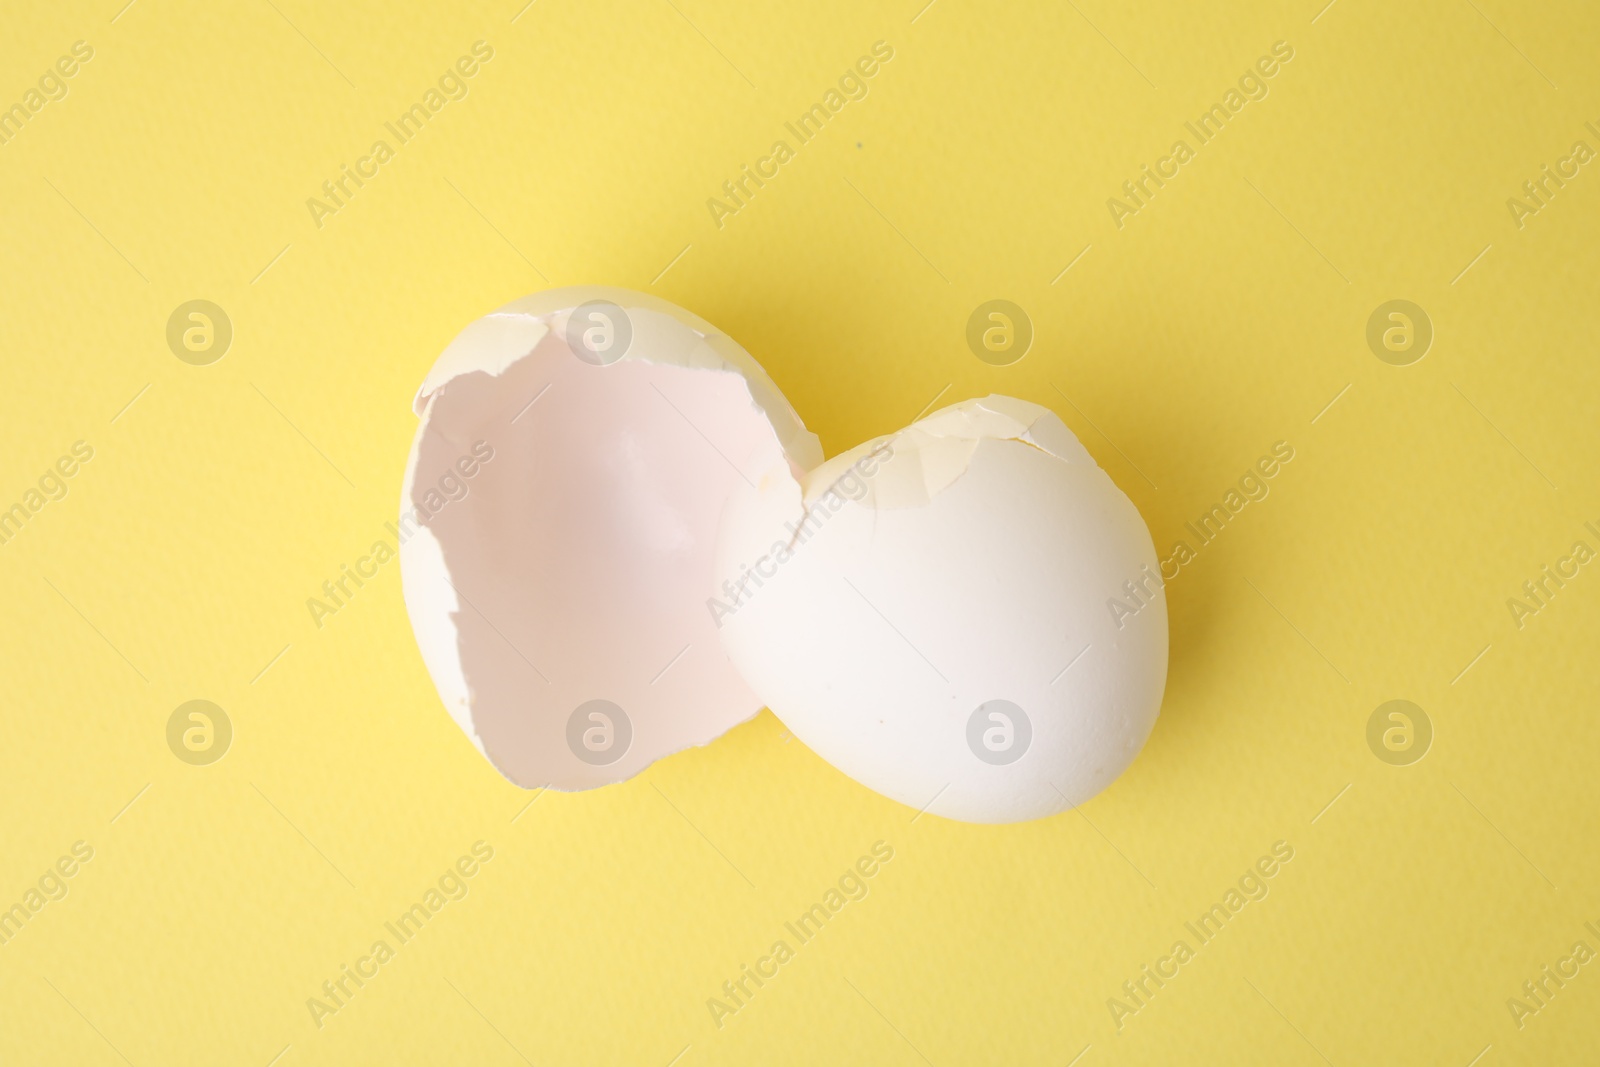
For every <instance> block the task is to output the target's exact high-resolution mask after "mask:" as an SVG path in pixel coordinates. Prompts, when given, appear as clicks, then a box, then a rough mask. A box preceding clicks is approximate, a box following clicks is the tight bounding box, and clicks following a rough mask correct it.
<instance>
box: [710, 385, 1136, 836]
mask: <svg viewBox="0 0 1600 1067" xmlns="http://www.w3.org/2000/svg"><path fill="white" fill-rule="evenodd" d="M1156 568H1157V561H1156V555H1155V548H1154V545H1153V543H1152V542H1151V539H1150V534H1149V531H1148V529H1147V528H1146V527H1145V524H1144V521H1143V520H1142V519H1141V518H1140V516H1139V513H1138V511H1137V510H1136V509H1135V508H1134V506H1133V504H1132V502H1131V501H1130V500H1129V499H1128V498H1127V496H1125V495H1124V494H1123V493H1122V491H1121V490H1120V489H1118V488H1117V487H1116V485H1115V484H1113V483H1112V481H1111V479H1110V478H1109V477H1108V476H1107V475H1106V473H1105V472H1104V471H1103V470H1101V469H1100V468H1099V466H1098V465H1096V464H1095V462H1094V460H1093V459H1092V458H1091V457H1090V456H1089V454H1088V452H1087V451H1086V450H1085V449H1084V448H1083V446H1082V445H1081V444H1080V443H1079V442H1078V440H1077V438H1076V437H1074V436H1073V434H1072V432H1071V430H1069V429H1068V428H1067V427H1066V425H1065V424H1063V423H1062V422H1061V420H1060V419H1059V418H1057V417H1056V416H1055V415H1054V414H1053V413H1052V412H1050V411H1049V410H1048V409H1045V408H1042V407H1039V406H1038V405H1035V404H1029V403H1026V402H1024V401H1020V400H1015V399H1012V398H1009V397H1000V396H991V397H988V398H987V399H983V400H970V401H966V402H965V403H961V404H956V405H953V406H951V407H949V408H945V409H943V410H941V411H938V412H935V413H934V414H932V415H929V416H928V417H927V418H924V419H922V420H921V421H919V422H917V423H915V424H913V425H912V426H911V427H909V428H907V429H906V430H903V431H901V432H899V433H897V434H892V435H890V436H888V437H883V438H879V439H877V440H875V441H869V442H867V443H866V444H863V445H861V446H859V447H858V448H855V449H852V450H851V451H850V452H847V453H845V454H843V455H841V456H837V457H835V458H833V459H831V460H829V461H827V462H826V463H825V464H823V465H821V466H820V467H818V468H816V469H814V470H812V471H811V472H810V473H809V474H805V475H803V476H799V477H797V476H796V475H795V474H794V473H793V471H792V470H791V469H790V468H789V467H788V466H786V465H784V464H782V463H780V462H772V463H771V464H770V465H769V467H768V469H767V470H766V471H765V472H764V473H763V475H762V477H761V478H760V480H759V481H758V483H757V485H756V486H755V487H749V486H744V485H740V486H737V487H735V492H734V494H733V496H732V498H731V499H730V500H729V503H728V509H727V511H726V512H725V514H724V517H723V524H722V531H721V534H720V537H719V544H718V548H717V561H716V575H715V588H714V589H713V591H712V596H713V602H712V603H713V614H714V615H716V617H717V621H718V624H719V627H720V634H721V637H722V641H723V645H724V647H725V648H727V650H728V652H729V654H730V656H731V657H732V659H733V661H734V663H735V664H736V665H737V666H738V668H739V670H740V672H741V673H742V674H743V675H744V677H745V679H746V680H747V681H748V682H749V683H750V686H751V688H752V689H753V690H754V691H755V692H757V693H759V694H761V696H762V697H763V698H764V699H765V700H766V701H767V704H768V706H769V707H770V708H771V709H772V711H773V713H774V714H776V715H777V716H778V717H779V718H780V719H782V720H783V722H784V724H785V725H786V726H788V727H789V729H790V730H792V731H793V732H794V734H795V736H797V737H799V738H800V739H801V740H802V741H804V742H805V743H806V744H807V745H808V746H810V747H811V748H812V749H813V750H814V751H816V752H817V753H818V754H819V755H821V756H822V757H823V758H824V759H826V760H827V761H828V762H830V763H832V764H833V765H834V766H835V767H837V768H838V769H840V770H842V771H843V772H844V773H846V774H848V775H849V776H851V777H852V778H854V779H856V780H857V781H858V782H861V783H862V784H864V785H866V786H868V787H869V788H872V789H874V790H877V791H878V792H880V793H882V794H884V795H885V796H888V797H891V798H893V799H895V800H898V801H900V802H901V803H903V804H906V805H908V806H910V807H913V808H917V809H919V810H927V811H929V812H932V813H933V814H936V815H943V816H946V817H949V818H953V819H960V820H965V821H969V822H980V823H999V822H1016V821H1021V820H1026V819H1035V818H1039V817H1042V816H1047V815H1051V814H1054V813H1057V812H1060V811H1063V810H1065V809H1067V808H1069V807H1071V806H1074V805H1077V804H1080V803H1082V802H1083V801H1085V800H1088V799H1089V798H1090V797H1092V796H1094V795H1095V794H1096V793H1098V792H1100V791H1101V790H1103V789H1105V788H1106V787H1107V786H1108V785H1110V784H1111V782H1112V781H1113V780H1114V779H1115V778H1116V777H1117V776H1118V775H1119V774H1121V773H1122V771H1123V770H1124V769H1125V768H1126V767H1127V766H1128V765H1129V764H1130V763H1131V762H1132V760H1133V758H1134V757H1135V756H1136V755H1137V754H1138V752H1139V750H1140V748H1141V747H1142V746H1143V744H1144V742H1145V740H1146V738H1147V737H1148V736H1149V734H1150V731H1151V729H1152V727H1153V726H1154V724H1155V720H1156V716H1157V714H1158V712H1159V709H1160V704H1161V696H1162V691H1163V688H1164V686H1165V681H1166V670H1167V613H1166V601H1165V598H1164V594H1163V592H1162V589H1161V583H1160V579H1159V577H1158V572H1157V570H1156ZM1130 581H1131V582H1133V583H1135V587H1136V588H1138V589H1140V590H1142V592H1141V599H1140V603H1141V605H1142V607H1141V609H1140V610H1139V611H1138V612H1137V613H1136V614H1134V615H1132V616H1131V617H1123V618H1121V620H1120V625H1119V621H1118V619H1116V618H1114V616H1113V613H1112V612H1111V611H1110V610H1109V609H1108V607H1107V602H1108V600H1109V599H1110V598H1113V597H1117V598H1122V599H1124V600H1126V598H1127V597H1128V596H1129V594H1128V592H1127V587H1126V586H1125V584H1124V583H1126V582H1130Z"/></svg>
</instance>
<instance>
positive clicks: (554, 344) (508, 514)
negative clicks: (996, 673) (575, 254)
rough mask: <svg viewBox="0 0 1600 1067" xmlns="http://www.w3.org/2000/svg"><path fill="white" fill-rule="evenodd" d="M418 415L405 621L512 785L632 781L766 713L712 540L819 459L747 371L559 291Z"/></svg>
mask: <svg viewBox="0 0 1600 1067" xmlns="http://www.w3.org/2000/svg"><path fill="white" fill-rule="evenodd" d="M596 338H598V339H599V340H598V341H597V340H595V339H596ZM415 410H416V411H417V413H418V414H419V415H420V416H421V422H420V424H419V426H418V428H417V435H416V439H415V441H414V443H413V446H412V451H411V456H410V460H409V462H408V464H407V468H406V475H405V483H404V487H403V490H402V495H401V519H400V523H399V530H400V537H401V547H400V561H401V572H402V577H403V582H404V587H405V599H406V607H407V611H408V613H409V614H410V617H411V622H412V627H413V629H414V631H415V633H416V637H417V644H418V647H419V649H420V650H421V652H422V656H423V660H424V662H425V663H426V664H427V667H428V670H429V672H430V673H431V674H432V676H433V680H434V683H435V685H436V686H437V688H438V690H439V693H440V696H441V697H442V698H443V700H444V703H445V706H446V707H447V708H448V709H449V711H450V714H451V715H452V716H454V718H455V719H456V721H457V722H458V723H459V724H460V725H461V727H462V728H463V729H464V730H465V731H466V732H467V735H468V736H469V737H470V738H471V739H472V740H473V741H474V743H475V744H476V745H477V746H478V748H479V750H480V751H481V752H483V754H484V755H485V756H487V757H488V758H489V760H490V761H491V762H492V763H493V764H494V765H495V766H496V767H497V768H498V769H499V770H500V771H501V773H502V774H504V775H505V776H506V777H507V778H509V779H510V780H511V781H513V782H515V783H517V784H518V785H521V786H524V787H534V786H552V787H555V788H558V789H585V788H590V787H593V786H598V785H603V784H606V783H608V782H615V781H620V780H622V779H624V778H627V777H630V776H631V775H633V774H636V773H638V772H639V771H640V770H642V769H643V768H644V767H646V766H648V765H649V764H650V763H652V762H653V761H655V760H657V759H660V758H661V757H663V756H666V755H668V754H670V753H672V752H675V751H678V750H680V749H683V748H686V747H688V746H691V745H699V744H705V743H707V742H709V741H711V740H712V739H714V738H716V737H717V736H719V735H720V734H722V733H723V732H724V731H726V730H727V729H728V728H730V727H731V726H733V725H735V724H737V723H739V722H741V721H743V720H745V719H747V718H749V717H750V716H752V715H753V714H755V713H756V712H757V711H759V710H760V708H761V706H762V701H761V700H760V699H759V698H758V697H757V696H756V695H755V694H754V693H752V692H751V691H750V689H749V688H748V687H747V686H746V685H745V683H744V682H743V680H742V679H741V678H740V676H739V674H738V673H737V672H736V671H735V670H734V669H733V667H732V665H731V664H730V663H729V661H728V658H727V655H726V653H725V652H724V650H723V649H722V647H721V644H720V642H719V641H718V638H717V633H716V627H715V624H714V621H713V620H712V619H711V618H710V617H709V614H708V612H707V610H706V605H705V589H706V587H707V585H708V584H709V579H710V574H711V566H712V556H713V551H714V547H715V536H716V530H717V526H718V520H719V517H720V515H721V513H722V510H723V505H724V503H725V502H726V500H727V498H728V495H729V494H730V493H731V492H732V490H733V489H734V487H735V486H746V487H747V488H748V484H751V483H753V482H754V480H755V478H756V477H757V476H758V475H759V473H760V472H761V470H763V469H766V468H767V467H769V466H770V465H771V464H772V463H774V462H775V461H780V458H781V462H782V463H784V464H787V465H792V468H793V469H794V470H795V471H797V472H798V471H802V470H804V469H806V468H809V467H811V466H815V465H816V464H817V463H818V462H819V461H820V459H821V452H820V449H819V448H818V445H817V441H816V438H815V437H814V436H813V435H811V434H810V433H808V432H807V431H806V429H805V427H804V425H803V424H802V423H801V422H800V419H799V417H798V416H796V415H795V413H794V411H793V409H792V408H791V407H790V406H789V404H788V402H787V401H786V400H784V398H783V396H782V394H781V393H780V392H779V391H778V389H777V387H776V386H775V385H774V384H773V383H772V381H771V379H770V378H768V377H767V375H766V373H765V372H764V371H762V369H761V367H760V366H759V365H758V364H757V363H756V361H755V360H754V359H753V358H752V357H751V356H750V355H749V354H748V353H747V352H745V351H744V350H743V349H742V348H740V347H739V346H738V345H737V344H736V343H735V342H733V341H732V340H731V339H729V338H728V337H727V336H725V335H723V334H720V333H718V332H717V331H716V330H715V329H714V328H713V327H712V326H711V325H710V324H709V323H707V322H705V321H704V320H703V319H700V318H698V317H696V316H694V315H691V314H689V313H688V312H686V311H684V310H683V309H681V308H677V307H675V306H673V305H671V304H669V303H667V302H666V301H663V300H659V299H657V298H655V297H651V296H648V295H646V294H642V293H634V292H631V291H628V290H622V289H610V288H599V287H586V288H577V289H562V290H555V291H551V292H546V293H539V294H536V295H534V296H530V297H525V298H523V299H521V300H518V301H516V302H514V303H512V304H508V305H507V306H505V307H503V308H501V309H500V310H498V311H495V312H494V313H492V314H490V315H487V316H485V317H484V318H482V319H479V320H478V321H476V322H474V323H472V324H471V325H469V326H468V327H467V328H466V329H464V330H463V331H462V332H461V334H460V335H459V336H458V337H457V338H456V339H455V340H454V341H453V342H451V344H450V345H449V346H448V347H447V348H446V349H445V351H444V353H443V354H442V355H441V356H440V357H439V359H438V361H437V363H436V364H435V365H434V368H433V370H432V371H431V372H430V373H429V374H428V376H427V378H426V380H425V381H424V383H423V385H422V388H421V389H420V390H419V391H418V393H417V399H416V403H415Z"/></svg>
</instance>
